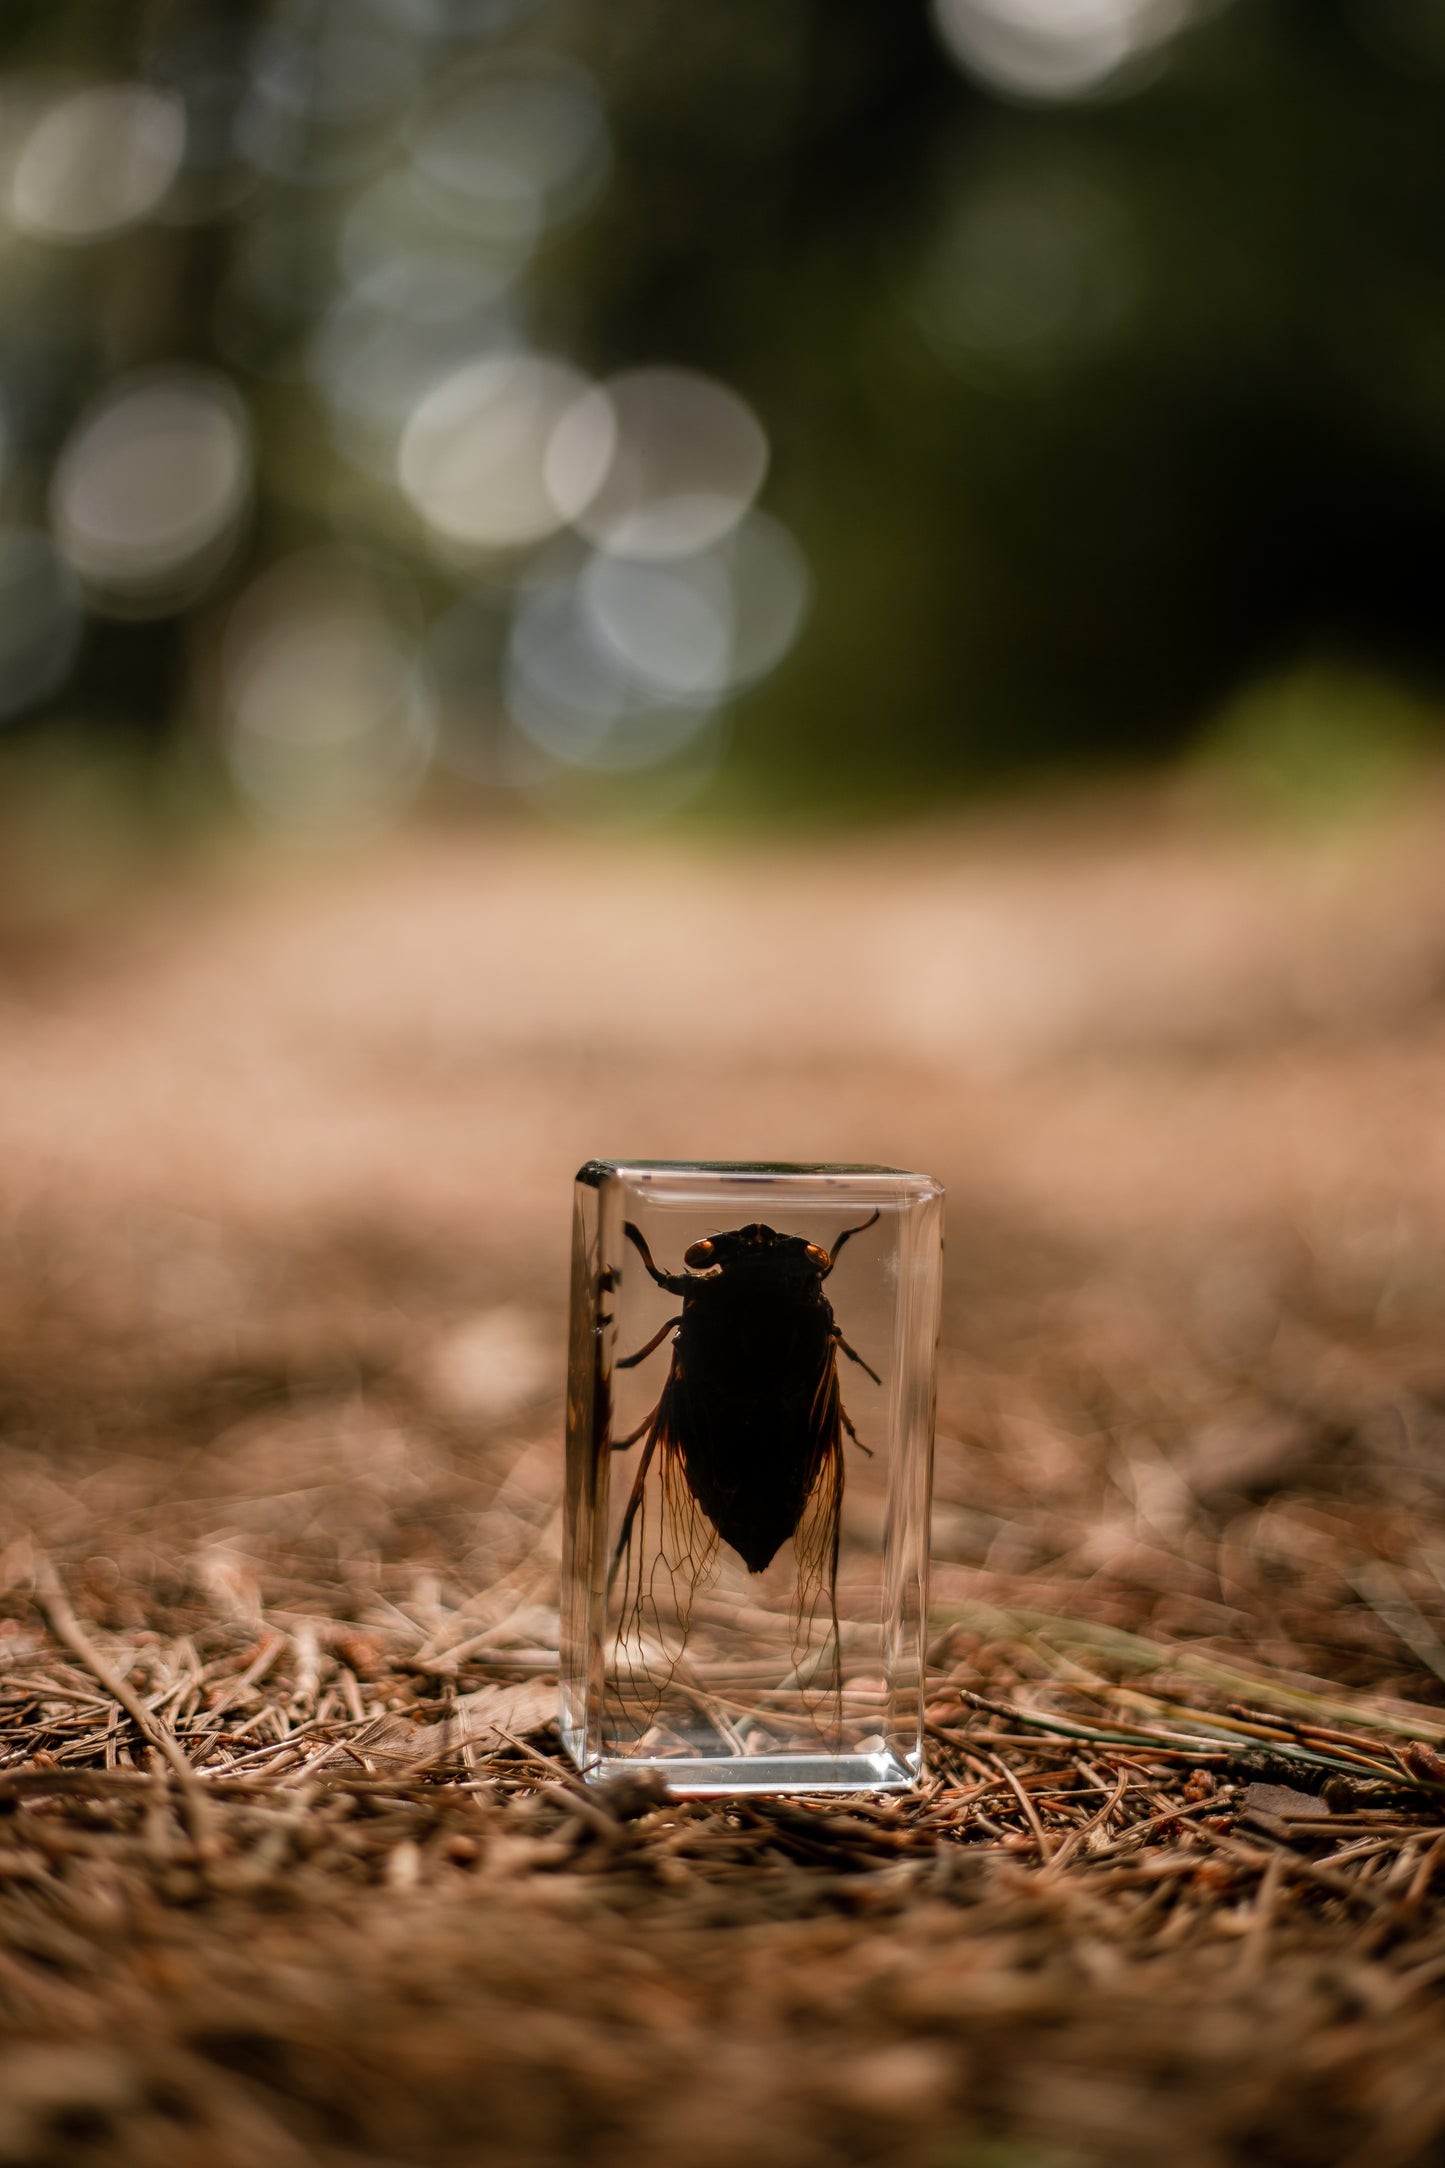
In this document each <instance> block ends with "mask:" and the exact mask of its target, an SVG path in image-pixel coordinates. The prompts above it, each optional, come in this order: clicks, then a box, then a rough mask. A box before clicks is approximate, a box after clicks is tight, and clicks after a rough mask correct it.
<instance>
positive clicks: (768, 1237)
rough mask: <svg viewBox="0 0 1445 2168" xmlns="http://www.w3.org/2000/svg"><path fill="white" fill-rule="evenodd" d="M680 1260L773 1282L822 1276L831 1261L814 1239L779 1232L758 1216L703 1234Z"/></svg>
mask: <svg viewBox="0 0 1445 2168" xmlns="http://www.w3.org/2000/svg"><path fill="white" fill-rule="evenodd" d="M682 1261H683V1263H684V1264H685V1265H686V1266H687V1267H688V1269H689V1271H691V1272H721V1273H724V1274H726V1273H737V1274H748V1275H750V1276H751V1275H754V1274H756V1275H760V1276H766V1278H767V1279H769V1280H771V1281H775V1282H776V1281H785V1280H821V1279H822V1277H823V1275H824V1274H825V1273H826V1272H827V1271H828V1269H829V1266H830V1264H831V1259H830V1257H829V1255H828V1252H827V1251H826V1250H825V1249H820V1247H819V1246H818V1244H817V1243H816V1242H809V1241H808V1240H807V1239H806V1238H805V1237H804V1236H803V1235H780V1234H779V1233H778V1231H777V1229H776V1228H774V1227H765V1226H763V1225H762V1224H761V1222H760V1221H757V1220H754V1221H752V1222H751V1223H750V1224H749V1225H748V1226H746V1227H733V1228H730V1229H728V1231H727V1232H726V1233H724V1234H715V1235H707V1236H704V1238H703V1239H702V1240H701V1241H700V1242H694V1243H693V1244H691V1246H690V1247H689V1248H688V1249H687V1250H686V1251H685V1252H684V1254H683V1260H682Z"/></svg>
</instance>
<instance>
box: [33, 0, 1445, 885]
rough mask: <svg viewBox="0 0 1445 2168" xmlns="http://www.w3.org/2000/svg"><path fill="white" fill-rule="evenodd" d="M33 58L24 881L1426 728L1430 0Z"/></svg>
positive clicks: (1074, 7)
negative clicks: (49, 838)
mask: <svg viewBox="0 0 1445 2168" xmlns="http://www.w3.org/2000/svg"><path fill="white" fill-rule="evenodd" d="M0 67H3V73H0V296H3V303H0V322H3V326H4V329H3V334H0V779H3V782H4V786H5V794H6V797H7V799H8V808H7V814H6V826H7V832H8V834H9V835H10V838H11V841H12V846H13V848H14V849H18V850H20V851H21V852H22V854H23V852H24V850H25V847H26V846H25V836H26V834H27V833H29V831H30V829H31V826H32V823H33V822H35V821H36V820H39V821H40V822H41V824H42V827H44V828H45V829H46V832H47V833H48V832H49V830H50V828H51V827H52V826H53V825H54V824H55V823H56V822H57V821H58V822H59V823H60V826H61V827H62V828H64V827H66V826H67V824H69V823H71V822H72V821H73V820H74V819H77V818H79V819H82V821H83V824H84V825H85V827H86V833H87V836H88V837H89V839H90V843H91V844H92V845H93V844H94V842H95V840H96V836H97V833H99V834H101V835H106V834H108V835H110V836H111V837H112V839H113V838H114V835H115V833H116V832H117V830H119V831H120V832H122V833H125V834H133V833H134V832H137V831H139V832H140V833H142V834H144V835H146V836H148V837H149V839H150V840H151V841H154V840H156V838H157V836H159V835H168V836H172V837H173V836H174V835H175V834H176V833H177V832H179V833H182V834H191V835H194V834H196V833H200V832H207V831H209V830H211V829H213V828H214V826H215V825H216V824H218V823H219V824H221V825H223V826H224V825H225V824H227V823H234V822H236V821H241V822H244V823H247V824H252V825H254V826H259V827H260V828H261V829H263V830H265V829H271V830H277V831H281V832H283V833H286V834H288V835H293V836H296V835H299V836H302V837H305V836H332V835H335V834H338V833H341V834H354V833H357V832H363V833H364V832H373V833H374V832H375V831H376V830H377V829H379V828H383V827H385V826H386V825H388V824H390V823H393V822H395V821H397V820H399V819H401V818H402V816H403V815H405V814H407V813H408V812H411V811H413V810H418V811H421V812H423V813H435V814H441V815H442V816H444V817H446V818H452V817H457V818H461V819H467V818H477V817H480V818H484V819H487V820H496V819H497V818H499V817H502V818H512V817H514V816H516V815H518V814H522V815H524V816H525V817H526V818H527V819H529V820H534V819H536V818H538V817H540V818H541V819H542V820H543V821H546V822H549V823H557V824H560V825H562V826H563V827H565V828H575V827H576V826H578V825H582V826H584V827H597V826H602V827H610V826H617V825H621V826H623V827H633V828H635V827H645V826H648V825H653V824H656V823H658V822H663V821H667V820H669V819H672V818H674V817H676V816H677V815H679V814H680V813H682V814H686V816H687V817H688V818H689V819H692V820H697V819H699V818H703V819H721V820H725V821H727V822H733V823H738V822H741V823H751V822H757V821H767V822H777V821H783V822H785V823H788V824H792V825H796V823H798V822H799V821H806V822H807V823H808V824H810V825H814V824H817V823H819V822H824V823H826V822H828V821H830V820H832V819H836V818H839V817H846V818H850V819H851V818H855V817H857V816H860V815H864V816H869V817H876V816H877V815H878V814H879V813H888V814H890V815H893V814H906V813H908V812H910V811H913V810H917V809H919V808H922V807H929V808H936V806H937V805H938V803H939V801H940V799H943V800H945V801H946V800H948V799H958V800H960V801H966V800H970V799H972V800H976V799H977V798H978V797H979V796H980V794H983V793H988V794H991V795H996V794H997V793H998V792H999V791H1000V790H1001V789H1002V790H1009V791H1012V790H1013V789H1015V788H1016V787H1018V786H1020V785H1023V784H1037V783H1039V782H1043V783H1045V784H1048V785H1050V786H1052V787H1054V788H1057V787H1058V786H1059V785H1060V784H1061V783H1068V782H1070V781H1072V780H1074V779H1077V778H1078V777H1080V776H1081V775H1087V774H1089V773H1090V772H1091V771H1092V772H1102V773H1104V774H1109V775H1115V774H1117V773H1119V772H1120V771H1121V770H1126V771H1127V770H1141V769H1142V770H1152V771H1156V772H1157V771H1160V770H1163V769H1167V768H1168V767H1169V766H1170V764H1173V765H1174V766H1175V768H1176V769H1178V768H1179V766H1180V764H1182V765H1183V768H1184V770H1185V771H1186V772H1188V773H1191V774H1192V773H1194V772H1196V771H1197V772H1200V773H1203V774H1204V775H1205V776H1207V777H1208V778H1209V779H1211V787H1217V786H1218V785H1219V783H1220V781H1221V779H1222V780H1223V783H1224V786H1225V787H1226V789H1228V790H1230V791H1233V792H1235V793H1236V794H1238V795H1240V796H1242V797H1243V798H1245V799H1246V800H1249V801H1252V802H1258V801H1261V800H1262V801H1264V802H1265V803H1266V804H1267V805H1268V806H1270V807H1273V808H1276V809H1277V808H1278V807H1279V806H1280V805H1283V806H1284V807H1285V808H1286V809H1287V810H1291V811H1295V810H1300V809H1303V810H1304V811H1305V812H1306V813H1311V812H1314V811H1317V810H1319V809H1321V808H1324V809H1325V810H1328V809H1329V808H1330V807H1332V806H1335V805H1338V804H1339V803H1341V802H1343V803H1346V804H1355V803H1358V802H1360V801H1361V800H1365V799H1372V798H1374V797H1377V796H1378V795H1379V794H1380V793H1381V792H1388V791H1389V790H1390V789H1392V788H1397V787H1398V786H1399V784H1400V782H1401V780H1402V779H1403V778H1408V777H1409V776H1411V775H1412V774H1413V773H1414V772H1415V771H1416V770H1417V769H1418V767H1419V765H1420V763H1421V762H1422V761H1425V760H1427V759H1429V758H1430V757H1431V756H1432V755H1433V753H1434V752H1435V751H1436V750H1437V749H1438V745H1439V743H1440V739H1441V732H1442V712H1445V711H1442V706H1441V684H1442V666H1445V629H1442V623H1445V621H1442V615H1441V611H1440V608H1439V580H1440V564H1441V553H1440V541H1441V531H1442V514H1445V263H1442V259H1441V255H1440V250H1439V244H1438V236H1439V216H1440V207H1441V203H1442V198H1445V130H1442V128H1441V126H1440V116H1441V100H1442V91H1445V8H1442V6H1441V5H1440V0H1233V4H1229V0H933V4H932V5H931V6H928V5H923V4H914V0H897V4H890V5H880V4H877V0H873V4H868V0H841V4H840V0H833V4H830V5H828V6H823V5H821V4H820V0H736V4H733V5H730V6H728V7H727V8H725V9H714V10H707V11H703V12H702V13H701V14H697V13H693V14H691V15H690V16H689V17H688V19H687V21H686V24H685V26H681V25H680V24H679V21H678V19H677V17H676V15H675V14H674V12H673V11H671V10H669V9H665V8H662V7H659V6H658V5H656V0H609V4H608V5H606V6H598V5H587V4H585V0H225V4H224V5H223V4H221V0H144V4H142V0H115V4H112V5H106V6H101V5H97V4H96V0H10V4H9V5H8V6H7V8H6V10H5V23H4V28H3V33H0ZM17 830H18V831H20V833H17Z"/></svg>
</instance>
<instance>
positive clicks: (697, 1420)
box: [669, 1260, 835, 1573]
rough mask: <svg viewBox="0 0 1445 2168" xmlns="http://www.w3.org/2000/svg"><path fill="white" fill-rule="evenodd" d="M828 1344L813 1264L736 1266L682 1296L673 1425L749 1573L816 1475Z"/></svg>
mask: <svg viewBox="0 0 1445 2168" xmlns="http://www.w3.org/2000/svg"><path fill="white" fill-rule="evenodd" d="M760 1262H761V1260H760ZM833 1348H834V1343H833V1312H832V1310H831V1309H830V1307H829V1305H828V1303H827V1301H826V1300H825V1298H824V1296H823V1293H822V1290H821V1287H820V1286H819V1284H818V1280H817V1275H816V1274H814V1275H813V1277H812V1280H811V1284H810V1283H809V1282H807V1281H802V1280H799V1279H798V1278H797V1276H794V1277H793V1279H792V1281H791V1283H789V1282H786V1281H784V1282H781V1283H780V1279H779V1276H778V1275H777V1274H775V1273H770V1272H767V1271H758V1270H754V1271H751V1272H750V1271H747V1270H744V1269H743V1268H742V1267H741V1266H733V1267H732V1268H731V1269H727V1270H724V1271H722V1272H720V1273H719V1274H718V1276H717V1278H716V1279H711V1280H701V1281H699V1282H698V1284H697V1286H696V1288H695V1289H694V1290H690V1291H689V1294H688V1296H687V1297H686V1299H685V1302H684V1307H683V1317H682V1323H681V1325H680V1326H679V1328H678V1333H677V1338H676V1341H675V1343H674V1349H673V1363H674V1369H673V1377H672V1380H671V1384H670V1388H669V1390H670V1392H672V1393H673V1394H674V1395H675V1406H674V1409H673V1410H672V1411H670V1412H671V1413H672V1414H673V1417H674V1423H675V1428H674V1430H673V1435H674V1436H675V1438H676V1441H677V1450H678V1452H679V1454H680V1456H681V1458H682V1462H683V1466H684V1469H685V1471H686V1475H687V1482H688V1487H689V1489H690V1490H691V1491H692V1494H693V1496H694V1497H695V1498H696V1500H697V1502H698V1504H699V1505H700V1506H701V1507H702V1510H703V1512H704V1513H705V1514H706V1515H707V1517H708V1519H709V1520H710V1521H711V1522H712V1525H713V1527H714V1528H715V1529H716V1530H717V1532H718V1534H719V1535H720V1536H721V1538H722V1540H723V1542H724V1543H726V1544H729V1545H730V1546H731V1548H732V1549H733V1550H735V1551H736V1552H737V1553H738V1555H739V1557H741V1558H742V1559H743V1561H744V1563H745V1564H746V1565H747V1566H748V1568H749V1570H750V1571H751V1572H753V1573H761V1572H762V1571H763V1570H764V1568H765V1567H766V1566H768V1565H769V1564H770V1563H771V1561H772V1560H773V1558H774V1557H775V1556H776V1555H777V1553H778V1551H779V1550H781V1548H782V1546H783V1545H784V1544H785V1543H786V1542H787V1541H788V1538H789V1537H790V1536H791V1535H793V1534H794V1532H795V1531H796V1529H797V1526H798V1522H799V1520H800V1519H801V1518H802V1514H803V1509H804V1507H805V1506H806V1504H807V1502H808V1499H809V1497H810V1495H811V1493H812V1491H813V1488H814V1486H815V1484H816V1481H817V1477H818V1468H819V1455H820V1451H821V1449H822V1447H823V1445H824V1444H825V1443H826V1438H827V1435H828V1434H827V1432H826V1428H825V1426H824V1425H823V1424H822V1422H821V1421H820V1418H821V1417H822V1415H823V1412H824V1408H825V1404H826V1402H827V1399H828V1397H829V1389H830V1384H831V1381H832V1379H833V1375H834V1369H835V1358H834V1352H833Z"/></svg>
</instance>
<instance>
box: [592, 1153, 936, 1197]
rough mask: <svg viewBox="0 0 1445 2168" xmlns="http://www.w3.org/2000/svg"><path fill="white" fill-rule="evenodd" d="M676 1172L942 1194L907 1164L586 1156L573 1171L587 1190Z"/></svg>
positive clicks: (933, 1181)
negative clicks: (883, 1184) (832, 1180)
mask: <svg viewBox="0 0 1445 2168" xmlns="http://www.w3.org/2000/svg"><path fill="white" fill-rule="evenodd" d="M672 1174H680V1175H694V1174H713V1175H719V1176H721V1177H722V1178H723V1179H724V1180H726V1179H727V1178H728V1177H730V1176H731V1177H733V1178H734V1179H736V1180H739V1181H753V1182H756V1181H770V1180H773V1179H781V1180H786V1179H787V1177H788V1176H790V1175H820V1174H821V1175H837V1176H838V1177H840V1178H841V1179H845V1180H847V1181H860V1180H868V1179H870V1178H871V1179H872V1180H874V1181H888V1182H908V1183H911V1184H913V1185H915V1186H916V1189H917V1192H918V1194H920V1195H923V1196H933V1195H937V1196H942V1194H943V1185H942V1183H941V1182H937V1181H935V1180H934V1178H933V1176H932V1175H930V1174H919V1173H918V1172H917V1171H916V1170H915V1169H912V1168H908V1167H875V1166H869V1165H855V1164H853V1163H851V1162H847V1161H840V1160H793V1159H767V1160H760V1159H589V1160H588V1161H587V1163H586V1165H585V1166H582V1167H579V1168H578V1170H577V1180H578V1181H579V1182H581V1183H584V1184H585V1185H586V1186H587V1187H588V1188H589V1189H598V1188H600V1187H601V1185H602V1183H603V1182H605V1181H608V1180H610V1179H612V1178H616V1179H619V1180H622V1181H628V1180H638V1181H648V1180H650V1179H651V1178H652V1177H653V1176H656V1175H661V1176H664V1177H666V1176H667V1175H672Z"/></svg>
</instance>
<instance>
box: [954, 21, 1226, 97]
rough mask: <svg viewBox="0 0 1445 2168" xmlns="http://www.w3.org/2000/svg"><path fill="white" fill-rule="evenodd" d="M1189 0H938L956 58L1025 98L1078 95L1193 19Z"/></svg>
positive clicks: (992, 83)
mask: <svg viewBox="0 0 1445 2168" xmlns="http://www.w3.org/2000/svg"><path fill="white" fill-rule="evenodd" d="M1191 12H1192V9H1191V7H1190V5H1189V0H933V14H934V21H935V22H936V24H937V26H938V30H939V34H940V35H941V37H942V39H943V42H944V44H945V46H946V47H947V49H948V51H949V52H950V53H951V54H952V55H953V57H954V58H955V59H956V60H957V61H959V62H960V64H961V65H962V66H963V67H964V68H966V69H967V70H968V72H969V73H970V74H971V75H976V76H978V77H979V78H980V80H981V81H983V82H985V83H987V84H988V85H989V86H990V88H992V89H995V90H1000V91H1003V92H1005V93H1006V94H1008V95H1011V96H1015V97H1020V98H1038V99H1052V98H1077V97H1081V96H1084V95H1086V94H1088V93H1089V92H1091V91H1096V90H1099V89H1101V88H1103V86H1105V85H1106V84H1108V83H1111V82H1112V81H1113V79H1114V78H1115V77H1116V76H1118V75H1119V73H1120V71H1121V70H1122V69H1124V68H1125V67H1126V66H1127V65H1128V63H1129V62H1131V61H1133V60H1136V59H1138V58H1139V57H1140V56H1141V55H1143V54H1145V53H1148V52H1150V51H1152V50H1154V49H1155V48H1156V47H1157V46H1159V45H1161V44H1162V43H1163V42H1164V41H1165V40H1166V39H1167V38H1169V37H1171V36H1172V35H1173V34H1174V32H1175V31H1177V30H1179V29H1180V28H1181V27H1182V26H1183V24H1184V23H1185V22H1186V21H1187V20H1188V17H1189V15H1190V13H1191Z"/></svg>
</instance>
